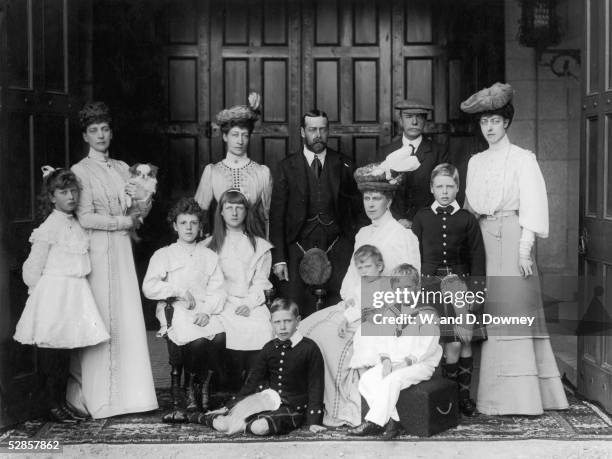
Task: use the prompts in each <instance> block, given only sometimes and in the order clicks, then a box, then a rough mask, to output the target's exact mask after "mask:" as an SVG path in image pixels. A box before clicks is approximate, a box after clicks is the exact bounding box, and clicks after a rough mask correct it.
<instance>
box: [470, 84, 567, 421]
mask: <svg viewBox="0 0 612 459" xmlns="http://www.w3.org/2000/svg"><path fill="white" fill-rule="evenodd" d="M512 95H513V90H512V88H511V87H510V85H506V84H501V83H496V84H495V85H493V86H492V87H491V88H487V89H483V90H482V91H479V92H478V93H476V94H474V95H473V96H471V97H470V98H469V99H467V100H466V101H465V102H463V103H462V104H461V108H462V110H464V111H465V112H467V113H471V114H475V115H476V116H477V119H478V120H479V123H480V129H481V131H482V134H483V136H484V138H485V140H486V141H487V143H488V144H489V148H488V149H487V150H485V151H483V152H480V153H478V154H476V155H474V156H473V157H472V158H471V159H470V162H469V164H468V173H467V183H466V207H467V208H469V209H470V210H471V211H472V212H474V213H475V214H476V215H477V216H478V217H479V223H480V228H481V230H482V235H483V240H484V245H485V252H486V259H487V262H486V270H487V279H488V280H487V303H486V306H485V307H486V312H487V313H489V314H492V315H494V316H513V317H534V318H535V321H534V323H533V325H532V326H531V327H522V328H520V329H519V328H516V327H515V328H503V327H500V326H496V325H494V324H492V325H487V331H488V335H489V338H488V340H487V341H485V342H483V345H482V357H481V362H480V379H479V386H478V399H477V408H478V411H480V412H481V413H484V414H491V415H503V414H523V415H537V414H542V412H543V410H547V409H564V408H567V407H568V403H567V398H566V396H565V392H564V391H563V386H562V384H561V379H560V376H559V370H558V368H557V363H556V361H555V356H554V355H553V352H552V348H551V345H550V339H549V336H548V332H547V330H546V321H545V317H544V309H543V305H542V292H541V288H540V279H539V277H538V270H537V266H536V264H535V262H534V260H533V257H532V254H531V251H532V246H533V244H534V241H535V237H536V236H538V237H542V238H544V237H548V199H547V195H546V185H545V183H544V178H543V177H542V172H541V171H540V167H539V166H538V162H537V159H536V157H535V155H534V154H533V153H532V152H530V151H528V150H524V149H522V148H520V147H518V146H516V145H514V144H512V143H511V142H510V139H509V138H508V135H507V134H506V130H507V129H508V127H509V125H510V123H511V121H512V117H513V115H514V108H513V106H512V102H511V101H512Z"/></svg>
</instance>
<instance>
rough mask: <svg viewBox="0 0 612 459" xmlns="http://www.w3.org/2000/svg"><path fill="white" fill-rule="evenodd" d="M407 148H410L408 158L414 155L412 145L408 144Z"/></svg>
mask: <svg viewBox="0 0 612 459" xmlns="http://www.w3.org/2000/svg"><path fill="white" fill-rule="evenodd" d="M408 146H409V147H410V156H412V155H414V145H412V144H411V143H409V144H408Z"/></svg>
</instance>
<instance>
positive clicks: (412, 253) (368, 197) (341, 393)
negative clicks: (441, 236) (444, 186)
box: [300, 165, 421, 426]
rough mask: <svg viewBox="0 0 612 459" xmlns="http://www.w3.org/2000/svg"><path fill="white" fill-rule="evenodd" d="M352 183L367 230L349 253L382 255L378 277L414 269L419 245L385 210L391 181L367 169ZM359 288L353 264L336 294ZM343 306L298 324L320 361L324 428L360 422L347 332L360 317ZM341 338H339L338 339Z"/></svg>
mask: <svg viewBox="0 0 612 459" xmlns="http://www.w3.org/2000/svg"><path fill="white" fill-rule="evenodd" d="M355 180H356V181H357V186H358V188H359V190H360V191H361V192H362V193H363V205H364V208H365V212H366V214H367V216H368V218H370V220H371V221H372V224H371V225H368V226H365V227H363V228H361V229H360V230H359V232H358V233H357V235H356V236H355V248H356V249H357V248H359V247H361V246H363V245H366V244H369V245H373V246H375V247H376V248H378V250H379V251H380V253H381V254H382V258H383V261H384V266H385V268H384V270H383V272H382V274H383V275H388V274H389V273H390V270H391V269H393V267H395V266H398V265H400V264H402V263H408V264H411V265H412V266H414V267H416V268H417V269H420V267H421V256H420V254H419V242H418V240H417V238H416V236H415V235H414V234H413V233H412V231H411V230H409V229H406V228H404V227H403V226H402V225H401V224H400V223H398V222H397V220H395V219H394V218H393V216H392V215H391V212H390V211H389V207H390V206H391V202H392V199H393V192H394V191H395V190H396V189H397V187H398V185H399V182H398V181H397V180H393V179H392V180H387V178H386V174H385V172H384V171H382V170H379V168H377V167H376V166H375V165H369V166H365V167H362V168H359V169H357V171H355ZM360 283H361V277H360V276H359V273H358V271H357V267H356V265H355V262H354V261H352V262H351V264H350V265H349V268H348V270H347V272H346V275H345V276H344V280H343V281H342V288H341V290H340V295H341V296H342V298H343V299H349V298H350V297H353V296H354V291H355V289H356V288H358V286H359V285H360ZM346 306H347V305H346V304H345V302H344V301H341V302H340V303H338V304H337V305H335V306H330V307H328V308H325V309H322V310H320V311H317V312H316V313H314V314H312V315H310V316H309V317H307V318H306V319H304V320H303V321H302V322H301V323H300V331H301V332H302V334H303V335H304V336H308V337H309V338H311V339H312V340H314V341H315V342H316V343H317V344H318V346H319V348H320V349H321V352H322V353H323V359H324V361H325V398H324V403H325V415H324V417H323V423H324V424H325V425H328V426H340V425H351V426H357V425H359V424H360V423H361V396H360V394H359V388H358V377H359V376H358V373H357V371H356V370H351V369H350V368H349V362H350V361H351V356H352V352H353V333H354V332H355V329H356V328H357V326H358V325H359V321H360V318H361V312H360V309H359V307H358V306H353V307H349V308H347V307H346ZM345 319H346V320H347V321H348V330H347V331H346V332H345V333H339V328H342V327H341V324H343V323H344V322H345ZM340 335H342V336H340Z"/></svg>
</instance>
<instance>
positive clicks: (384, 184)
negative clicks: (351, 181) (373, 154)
mask: <svg viewBox="0 0 612 459" xmlns="http://www.w3.org/2000/svg"><path fill="white" fill-rule="evenodd" d="M381 164H382V163H372V164H367V165H366V166H363V167H360V168H358V169H357V170H356V171H355V174H354V176H355V182H357V188H359V191H361V192H364V191H395V190H397V189H398V188H399V186H400V184H401V182H402V179H403V176H404V174H403V173H392V174H391V176H390V175H389V171H388V170H387V169H385V168H384V167H381Z"/></svg>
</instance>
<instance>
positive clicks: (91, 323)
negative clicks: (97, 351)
mask: <svg viewBox="0 0 612 459" xmlns="http://www.w3.org/2000/svg"><path fill="white" fill-rule="evenodd" d="M78 200H79V182H78V180H77V178H76V176H75V175H74V174H73V173H72V172H70V171H68V170H65V169H55V170H54V169H53V168H51V167H50V166H44V167H43V189H42V192H41V201H42V213H43V214H45V215H48V216H47V218H46V220H45V221H44V223H43V224H42V225H40V226H39V227H38V228H36V229H35V230H34V231H33V232H32V235H31V236H30V242H31V243H32V249H31V250H30V255H29V256H28V259H27V260H26V261H25V263H24V264H23V280H24V282H25V283H26V285H27V286H28V289H29V294H30V296H29V298H28V300H27V302H26V305H25V308H24V310H23V313H22V314H21V318H20V319H19V322H18V323H17V329H16V331H15V335H14V339H15V340H16V341H19V342H20V343H22V344H30V345H35V346H37V347H38V348H39V359H38V361H39V364H40V367H41V368H40V370H41V373H42V376H43V378H44V380H45V390H46V394H45V398H46V400H47V401H48V403H49V413H50V416H51V418H52V419H53V420H56V421H59V422H64V421H68V420H74V419H77V416H76V415H75V414H74V413H73V412H72V411H71V410H70V409H69V408H68V406H67V405H66V403H65V401H66V384H67V380H68V369H69V364H70V351H69V349H74V348H81V347H86V346H92V345H94V344H98V343H101V342H103V341H107V340H108V339H109V338H110V336H109V334H108V332H107V330H106V327H105V326H104V322H103V320H102V317H100V313H99V312H98V308H97V306H96V303H95V301H94V297H93V294H92V292H91V289H90V287H89V284H88V282H87V278H86V276H87V274H89V272H90V271H91V265H90V261H89V253H88V250H89V240H88V238H87V235H86V233H85V230H83V228H82V227H81V225H79V222H78V221H77V220H76V218H75V216H74V211H75V209H76V206H77V203H78Z"/></svg>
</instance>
